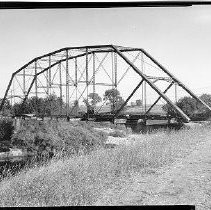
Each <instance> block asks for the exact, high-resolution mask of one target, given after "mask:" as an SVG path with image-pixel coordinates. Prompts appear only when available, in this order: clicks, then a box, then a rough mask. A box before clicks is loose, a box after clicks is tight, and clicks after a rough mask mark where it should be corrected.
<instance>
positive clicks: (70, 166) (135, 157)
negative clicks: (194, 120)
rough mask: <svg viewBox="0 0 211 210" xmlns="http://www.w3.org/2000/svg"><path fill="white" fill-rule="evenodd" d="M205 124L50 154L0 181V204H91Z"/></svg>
mask: <svg viewBox="0 0 211 210" xmlns="http://www.w3.org/2000/svg"><path fill="white" fill-rule="evenodd" d="M210 135H211V129H210V126H206V127H205V126H202V127H198V128H194V129H190V130H186V129H184V130H180V131H177V132H158V133H155V134H151V135H140V136H139V137H137V138H136V139H134V141H133V143H131V144H130V145H127V146H124V145H121V146H118V147H115V148H114V149H98V150H95V151H92V152H91V153H89V154H85V155H84V154H81V155H80V154H78V155H75V156H72V157H63V158H61V157H60V158H56V157H55V158H53V159H52V160H51V161H50V162H46V164H45V165H42V166H34V167H33V168H28V169H25V170H24V171H21V172H20V173H19V174H17V175H15V176H8V177H6V178H5V179H4V180H2V181H1V182H0V206H57V205H94V204H95V203H96V202H97V201H98V200H99V199H100V198H101V197H102V196H103V193H104V192H107V191H108V190H109V189H111V188H114V187H115V186H116V185H121V186H123V185H124V182H125V180H127V179H129V178H130V176H132V174H133V173H134V172H136V173H139V172H140V173H146V174H147V173H148V172H149V171H150V170H152V169H153V170H157V169H159V168H161V167H163V166H167V165H171V164H172V163H174V162H175V161H176V160H177V158H181V157H185V156H186V155H187V154H189V152H190V151H191V150H193V149H194V148H195V147H196V145H197V144H198V143H199V142H201V141H204V140H205V139H206V138H208V137H209V136H210Z"/></svg>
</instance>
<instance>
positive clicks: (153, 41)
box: [0, 5, 211, 98]
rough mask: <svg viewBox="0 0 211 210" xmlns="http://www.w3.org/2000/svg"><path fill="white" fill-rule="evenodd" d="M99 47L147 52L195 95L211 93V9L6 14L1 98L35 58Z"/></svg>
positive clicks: (0, 35)
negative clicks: (13, 77) (15, 76)
mask: <svg viewBox="0 0 211 210" xmlns="http://www.w3.org/2000/svg"><path fill="white" fill-rule="evenodd" d="M98 44H115V45H121V46H128V47H138V48H144V49H145V50H146V51H147V52H149V53H150V54H151V55H152V56H153V57H154V58H155V59H156V60H158V61H159V62H160V63H161V64H162V65H163V66H165V67H166V68H167V69H169V70H170V72H171V73H172V74H174V75H175V76H176V77H177V78H178V79H180V80H181V81H182V82H184V84H185V85H187V86H188V87H189V88H190V89H191V90H193V92H194V93H196V94H197V95H199V94H202V93H210V94H211V83H210V78H211V5H206V6H205V5H204V6H192V7H176V8H173V7H172V8H170V7H166V8H114V9H110V8H106V9H51V10H47V9H40V10H38V9H36V10H24V9H20V10H0V98H2V97H3V95H4V92H5V90H6V87H7V85H8V83H9V80H10V77H11V74H12V73H13V72H14V71H16V70H17V69H19V68H20V67H21V66H23V65H24V64H25V63H27V62H29V61H30V60H31V59H33V58H34V57H37V56H40V55H42V54H45V53H48V52H51V51H54V50H57V49H60V48H63V47H74V46H83V45H98Z"/></svg>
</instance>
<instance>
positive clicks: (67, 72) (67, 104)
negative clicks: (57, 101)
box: [66, 50, 69, 117]
mask: <svg viewBox="0 0 211 210" xmlns="http://www.w3.org/2000/svg"><path fill="white" fill-rule="evenodd" d="M68 68H69V66H68V50H66V116H67V117H68V113H69V69H68Z"/></svg>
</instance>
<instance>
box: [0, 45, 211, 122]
mask: <svg viewBox="0 0 211 210" xmlns="http://www.w3.org/2000/svg"><path fill="white" fill-rule="evenodd" d="M111 88H113V89H117V90H119V91H120V93H121V95H122V96H123V98H124V103H123V104H122V105H121V107H118V109H117V108H116V109H115V100H117V99H115V98H114V100H113V101H114V102H113V103H114V104H113V109H112V110H110V111H106V112H102V110H103V108H104V107H106V106H108V105H106V104H107V103H108V101H107V100H103V102H101V103H100V105H98V106H97V103H94V112H93V113H91V114H90V113H89V112H88V111H87V114H86V115H85V116H86V119H89V118H92V119H95V120H97V121H101V120H110V121H112V120H114V119H116V118H125V116H126V115H125V114H122V110H123V109H124V107H125V106H126V105H127V104H128V102H129V101H130V100H132V99H133V98H136V99H138V98H139V99H141V101H142V102H143V109H142V111H140V112H138V113H137V112H136V114H131V113H130V114H129V117H128V115H127V118H128V119H131V120H133V119H135V120H136V121H137V120H138V119H144V120H147V119H167V118H168V119H169V116H161V115H156V114H152V110H153V108H154V106H155V105H156V104H157V103H158V102H159V101H161V100H163V101H164V102H165V103H167V104H169V105H170V106H171V107H172V109H173V110H174V111H175V112H176V113H177V116H178V119H180V120H182V121H183V122H189V121H190V118H189V116H187V115H186V114H185V113H184V112H183V111H182V110H181V109H180V108H179V107H178V106H177V105H176V103H175V102H176V101H177V88H180V89H182V90H183V91H184V92H186V93H187V94H189V95H190V96H192V97H193V98H194V99H196V100H197V101H198V102H199V103H202V104H203V105H204V106H205V107H207V108H208V109H209V110H211V108H210V107H209V106H208V105H207V104H206V103H205V102H203V101H202V100H201V99H200V98H198V97H197V96H196V95H195V94H194V93H193V92H192V91H191V90H190V89H188V88H187V87H186V86H185V85H184V84H183V83H182V82H181V81H180V80H178V79H177V78H176V77H175V76H174V75H172V74H171V73H170V72H169V71H168V70H167V69H166V68H165V67H164V66H162V65H161V64H160V63H159V62H158V61H157V60H155V58H153V57H152V56H151V55H150V54H149V53H148V52H146V51H145V50H144V49H141V48H131V47H122V46H116V45H98V46H83V47H67V48H62V49H59V50H57V51H54V52H51V53H48V54H45V55H42V56H39V57H36V58H34V59H33V60H31V61H30V62H28V63H27V64H25V65H24V66H22V67H21V68H20V69H18V70H17V71H15V72H14V73H13V74H12V76H11V79H10V81H9V84H8V86H7V89H6V91H5V94H4V98H3V100H2V103H1V104H0V111H3V107H4V103H5V101H6V99H8V100H10V102H11V103H12V104H14V103H17V102H18V103H22V105H24V103H25V102H26V100H27V98H29V97H33V96H36V97H42V98H45V97H47V96H50V95H52V94H54V95H57V96H58V97H60V98H61V99H62V100H61V107H62V108H61V110H60V111H59V112H58V116H60V117H62V116H63V117H64V116H65V117H68V118H71V117H77V114H75V115H73V113H72V111H73V110H74V101H77V102H78V103H79V104H82V103H83V101H84V100H85V99H86V100H88V95H89V93H98V94H99V95H101V96H102V95H103V93H104V92H105V90H107V89H111ZM150 91H151V92H150ZM170 91H171V94H170V95H168V93H169V92H170ZM167 92H168V93H167ZM172 95H173V100H172V99H171V96H172ZM151 96H152V97H151ZM115 97H116V96H115ZM153 97H154V98H153ZM149 98H153V99H152V100H153V102H151V104H150V106H147V104H149V102H148V103H147V99H149ZM63 102H64V103H63ZM62 103H63V104H62ZM64 104H65V105H64ZM34 110H35V113H36V106H35V107H34ZM64 110H65V111H64Z"/></svg>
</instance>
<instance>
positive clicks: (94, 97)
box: [88, 93, 102, 106]
mask: <svg viewBox="0 0 211 210" xmlns="http://www.w3.org/2000/svg"><path fill="white" fill-rule="evenodd" d="M88 98H89V99H91V101H90V103H91V105H92V106H94V105H96V104H97V103H99V102H101V101H102V98H101V97H100V96H99V95H98V94H97V93H90V94H89V95H88Z"/></svg>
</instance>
